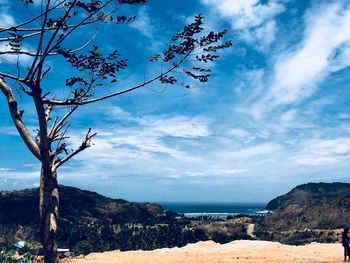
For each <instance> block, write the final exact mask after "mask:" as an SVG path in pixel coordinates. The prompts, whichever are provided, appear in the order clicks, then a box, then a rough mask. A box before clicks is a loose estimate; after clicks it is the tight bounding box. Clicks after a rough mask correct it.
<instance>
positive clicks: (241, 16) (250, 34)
mask: <svg viewBox="0 0 350 263" xmlns="http://www.w3.org/2000/svg"><path fill="white" fill-rule="evenodd" d="M202 3H203V4H204V5H206V6H209V7H210V8H211V9H214V10H216V12H217V13H218V14H219V15H220V16H221V17H223V18H224V19H227V20H228V21H229V22H230V23H231V26H232V28H233V29H234V30H235V31H238V32H239V34H240V37H241V38H242V39H243V40H245V41H247V42H249V43H251V44H253V46H254V47H255V48H257V49H266V48H267V47H268V46H270V45H271V44H272V43H273V42H274V40H275V35H276V27H277V25H276V22H275V20H274V19H275V16H277V15H278V14H280V13H282V12H283V11H284V10H285V7H284V5H283V4H282V3H279V2H278V1H267V2H266V3H262V2H261V1H259V0H202Z"/></svg>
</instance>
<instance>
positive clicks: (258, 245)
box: [60, 240, 343, 263]
mask: <svg viewBox="0 0 350 263" xmlns="http://www.w3.org/2000/svg"><path fill="white" fill-rule="evenodd" d="M342 261H343V248H342V247H341V244H318V243H312V244H309V245H305V246H288V245H282V244H280V243H277V242H268V241H248V240H239V241H233V242H231V243H228V244H224V245H220V244H216V243H214V242H212V241H206V242H199V243H196V244H189V245H187V246H185V247H182V248H172V249H168V248H166V249H157V250H153V251H126V252H120V251H111V252H104V253H92V254H89V255H87V256H85V257H82V258H74V259H65V260H62V261H60V263H231V262H232V263H238V262H241V263H258V262H259V263H260V262H267V263H316V262H327V263H335V262H342Z"/></svg>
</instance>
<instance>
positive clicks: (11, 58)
mask: <svg viewBox="0 0 350 263" xmlns="http://www.w3.org/2000/svg"><path fill="white" fill-rule="evenodd" d="M0 19H1V18H0ZM10 50H11V47H10V46H9V45H7V44H6V43H4V42H1V43H0V51H2V52H6V51H10ZM29 50H30V48H28V47H26V46H23V47H22V51H29ZM17 61H19V63H20V65H21V66H26V65H29V64H30V63H31V62H32V61H33V58H32V57H31V56H28V55H25V54H21V55H16V54H4V55H0V64H1V63H10V64H16V63H17Z"/></svg>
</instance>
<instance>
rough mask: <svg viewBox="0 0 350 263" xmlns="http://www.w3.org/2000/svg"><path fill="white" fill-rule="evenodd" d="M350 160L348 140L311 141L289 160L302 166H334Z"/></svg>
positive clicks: (349, 143) (349, 142)
mask: <svg viewBox="0 0 350 263" xmlns="http://www.w3.org/2000/svg"><path fill="white" fill-rule="evenodd" d="M349 158H350V139H348V138H335V139H328V140H327V139H311V140H308V141H306V142H305V143H304V145H303V146H302V149H301V150H300V151H299V152H298V153H297V154H296V155H295V156H293V157H292V158H291V159H292V160H293V161H295V162H296V163H297V164H302V165H326V164H335V163H339V162H341V161H343V160H344V159H345V160H347V161H348V160H349Z"/></svg>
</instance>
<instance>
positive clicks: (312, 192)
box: [266, 183, 350, 210]
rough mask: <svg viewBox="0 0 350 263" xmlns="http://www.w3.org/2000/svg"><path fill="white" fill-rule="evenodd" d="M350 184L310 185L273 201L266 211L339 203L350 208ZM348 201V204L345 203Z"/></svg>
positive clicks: (304, 185) (293, 190) (302, 186)
mask: <svg viewBox="0 0 350 263" xmlns="http://www.w3.org/2000/svg"><path fill="white" fill-rule="evenodd" d="M349 198H350V183H308V184H302V185H299V186H297V187H295V188H293V189H292V190H291V191H289V192H288V193H286V194H284V195H282V196H279V197H276V198H275V199H273V200H271V201H270V202H269V203H268V204H267V206H266V209H269V210H276V209H283V208H286V207H287V206H288V205H310V204H316V203H334V202H337V203H339V204H340V205H341V206H344V208H349V207H350V203H349V202H348V200H349ZM344 200H346V202H344Z"/></svg>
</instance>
